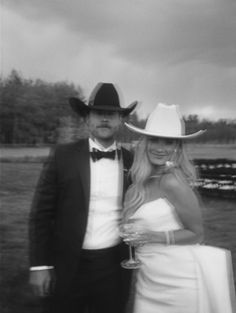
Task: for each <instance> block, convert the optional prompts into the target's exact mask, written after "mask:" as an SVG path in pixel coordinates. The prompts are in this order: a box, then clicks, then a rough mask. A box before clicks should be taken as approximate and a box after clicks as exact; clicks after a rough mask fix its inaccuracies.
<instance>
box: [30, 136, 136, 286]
mask: <svg viewBox="0 0 236 313" xmlns="http://www.w3.org/2000/svg"><path fill="white" fill-rule="evenodd" d="M89 159H90V156H89V145H88V140H87V139H84V140H80V141H78V142H76V143H70V144H64V145H59V146H57V147H56V148H55V149H54V151H53V152H52V153H51V154H50V156H49V158H48V160H47V161H46V162H45V165H44V168H43V170H42V173H41V176H40V179H39V182H38V186H37V188H36V192H35V196H34V199H33V203H32V208H31V214H30V227H29V229H30V237H29V239H30V265H31V266H41V265H53V266H54V267H55V270H56V277H57V282H58V283H61V285H63V286H64V287H66V286H67V284H68V283H69V281H70V278H71V277H73V275H74V273H75V271H76V270H77V267H78V262H79V255H80V251H81V247H82V244H83V239H84V235H85V231H86V225H87V218H88V206H89V198H90V161H89ZM122 160H123V170H124V184H123V186H124V191H125V190H126V189H127V187H128V185H129V179H128V170H129V168H130V167H131V165H132V155H131V153H130V152H129V151H128V150H126V149H124V148H122Z"/></svg>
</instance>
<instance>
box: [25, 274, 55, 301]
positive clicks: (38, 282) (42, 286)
mask: <svg viewBox="0 0 236 313" xmlns="http://www.w3.org/2000/svg"><path fill="white" fill-rule="evenodd" d="M29 284H30V285H31V287H32V289H33V293H34V294H35V295H36V296H39V297H47V296H49V295H50V294H51V292H52V288H53V284H54V270H53V269H44V270H32V271H30V277H29Z"/></svg>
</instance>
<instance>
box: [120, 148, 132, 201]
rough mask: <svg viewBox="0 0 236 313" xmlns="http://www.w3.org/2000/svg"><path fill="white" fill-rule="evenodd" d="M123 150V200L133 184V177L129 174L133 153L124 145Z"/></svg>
mask: <svg viewBox="0 0 236 313" xmlns="http://www.w3.org/2000/svg"><path fill="white" fill-rule="evenodd" d="M121 151H122V160H123V200H124V197H125V193H126V191H127V189H128V187H129V185H130V184H131V177H130V174H129V170H130V167H131V165H132V162H133V157H132V154H131V153H130V152H129V151H127V150H125V149H124V148H123V147H121Z"/></svg>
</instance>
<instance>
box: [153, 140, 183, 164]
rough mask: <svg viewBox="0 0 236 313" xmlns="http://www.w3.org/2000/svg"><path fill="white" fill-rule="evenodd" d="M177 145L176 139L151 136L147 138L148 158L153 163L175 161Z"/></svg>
mask: <svg viewBox="0 0 236 313" xmlns="http://www.w3.org/2000/svg"><path fill="white" fill-rule="evenodd" d="M177 147H178V143H177V140H176V139H164V138H156V137H150V138H148V140H147V156H148V159H149V161H150V163H151V164H153V165H158V166H162V165H166V162H168V161H169V162H171V161H173V158H174V155H175V153H176V152H177Z"/></svg>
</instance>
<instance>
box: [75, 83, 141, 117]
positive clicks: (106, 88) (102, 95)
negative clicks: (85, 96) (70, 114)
mask: <svg viewBox="0 0 236 313" xmlns="http://www.w3.org/2000/svg"><path fill="white" fill-rule="evenodd" d="M69 103H70V105H71V107H72V109H73V110H74V111H75V112H76V113H77V114H79V115H80V116H82V117H84V116H86V115H87V114H88V113H89V112H90V110H96V111H98V110H102V111H114V112H120V113H121V114H122V115H123V116H127V115H129V114H130V113H131V112H132V111H133V110H134V108H135V107H136V105H137V104H138V102H137V101H134V102H133V103H131V104H130V105H129V106H128V107H127V108H122V107H121V106H120V98H119V94H118V91H117V89H116V88H115V86H114V85H113V84H111V83H98V84H97V86H96V87H95V88H94V90H93V91H92V93H91V96H90V98H89V101H88V105H87V104H85V103H84V102H83V101H82V100H80V99H79V98H74V97H73V98H69Z"/></svg>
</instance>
